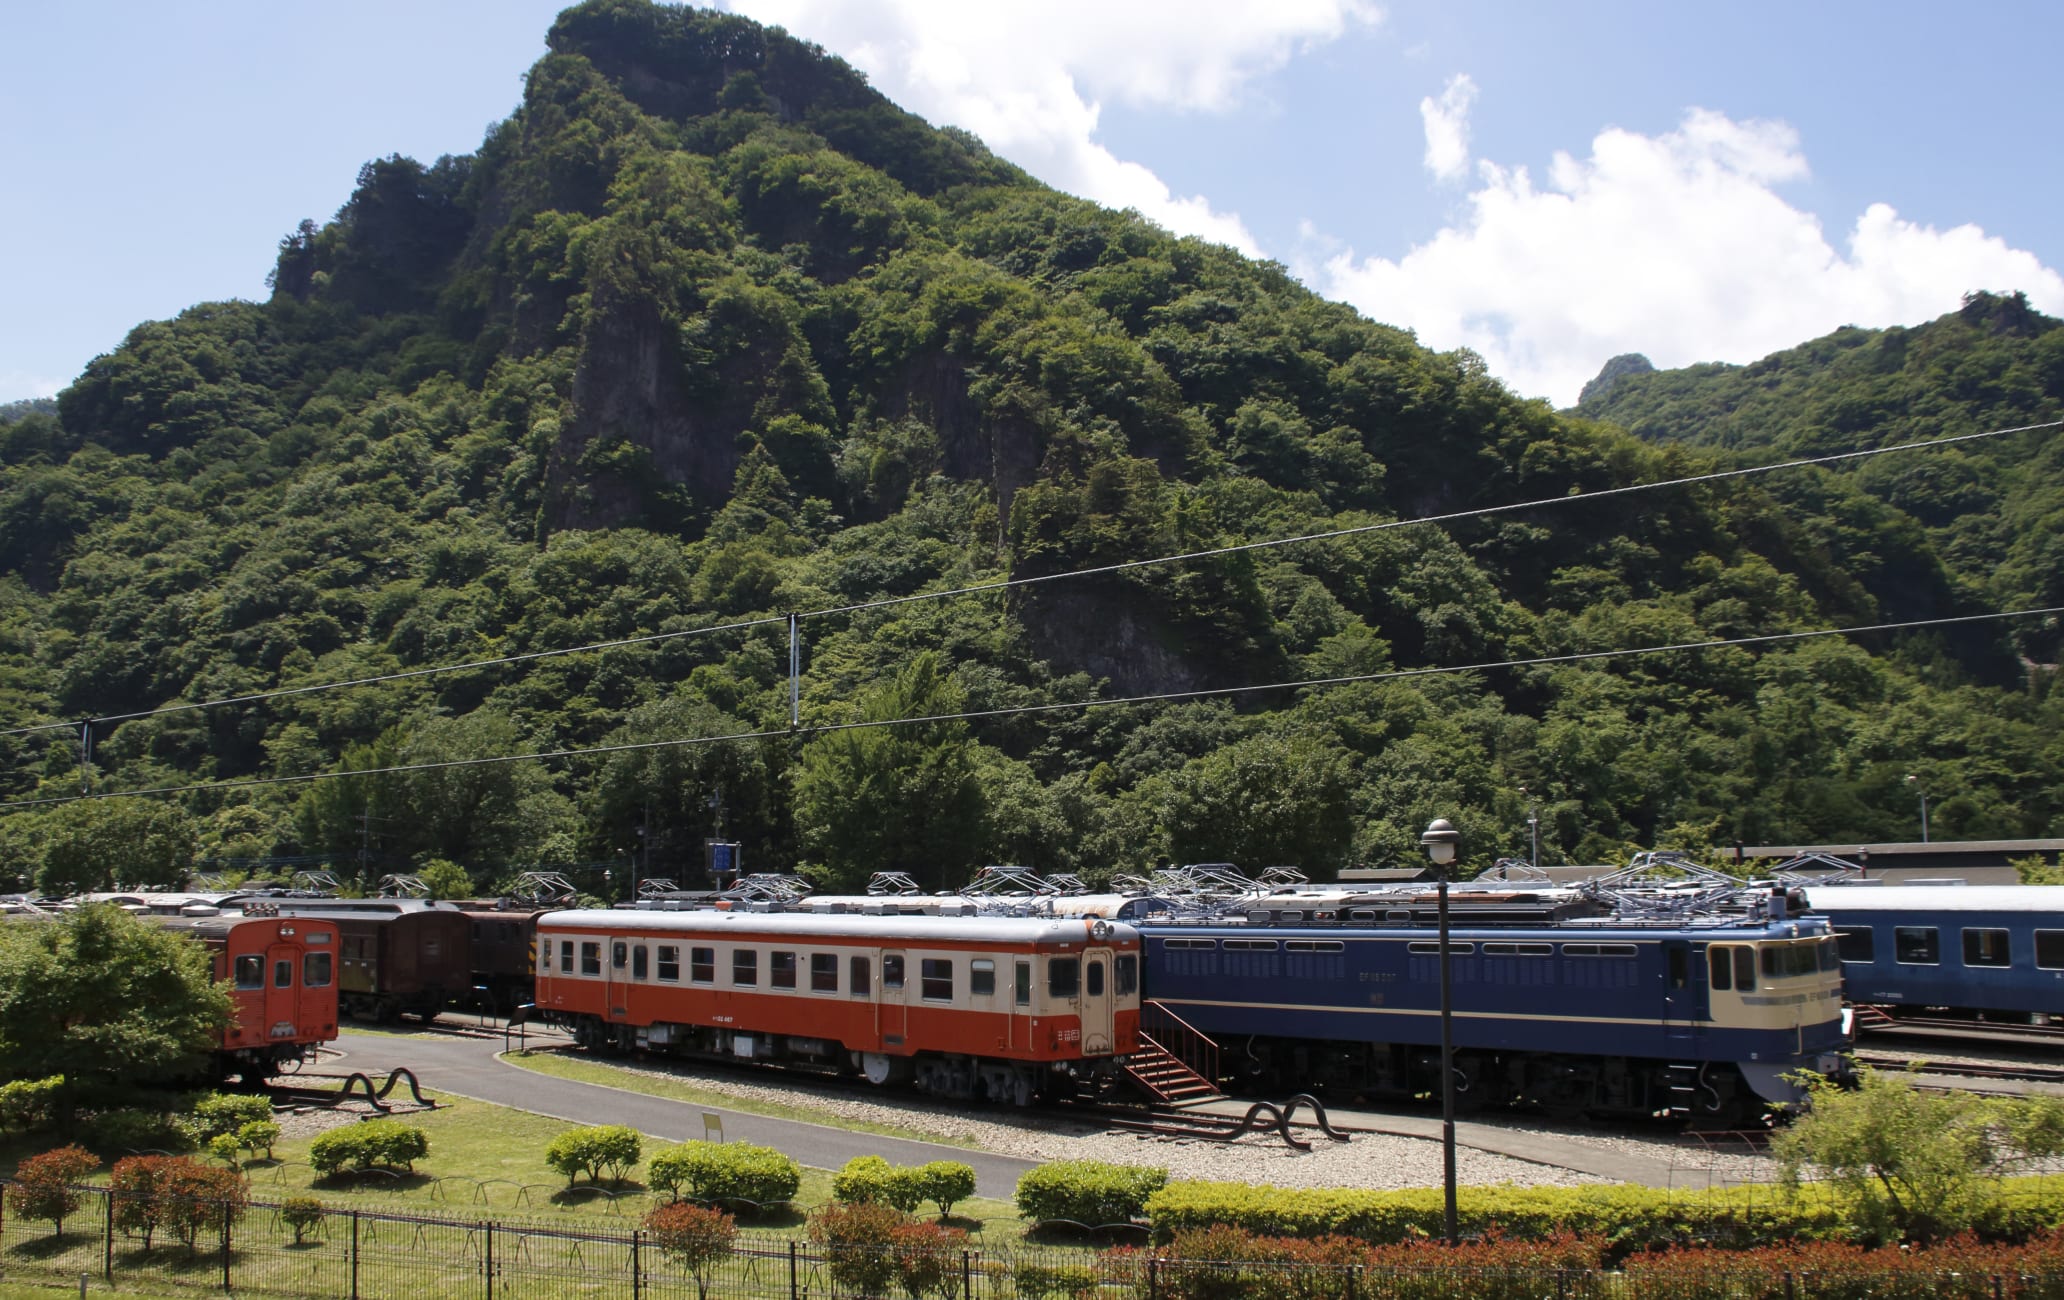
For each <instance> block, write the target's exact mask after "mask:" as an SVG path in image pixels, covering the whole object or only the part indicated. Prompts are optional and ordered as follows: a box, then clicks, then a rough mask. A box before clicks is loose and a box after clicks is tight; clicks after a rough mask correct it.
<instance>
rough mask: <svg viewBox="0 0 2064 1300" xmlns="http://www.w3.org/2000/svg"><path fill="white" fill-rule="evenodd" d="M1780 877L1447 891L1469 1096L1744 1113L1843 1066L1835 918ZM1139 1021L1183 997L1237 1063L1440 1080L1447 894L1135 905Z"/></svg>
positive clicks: (1461, 1069) (1186, 1013)
mask: <svg viewBox="0 0 2064 1300" xmlns="http://www.w3.org/2000/svg"><path fill="white" fill-rule="evenodd" d="M1796 901H1797V900H1796V898H1794V899H1789V900H1788V899H1787V897H1786V896H1785V895H1784V894H1782V893H1760V892H1759V893H1758V894H1756V895H1753V896H1747V897H1746V902H1747V905H1746V906H1736V907H1734V908H1733V909H1731V910H1729V911H1724V912H1702V913H1701V912H1693V913H1690V914H1679V915H1664V914H1660V913H1658V912H1657V911H1656V910H1654V909H1650V910H1648V911H1645V912H1644V911H1643V910H1642V909H1640V908H1634V909H1631V910H1630V909H1627V908H1622V907H1615V906H1612V905H1611V903H1610V900H1602V899H1600V898H1597V897H1586V896H1582V895H1578V894H1574V893H1571V892H1569V891H1560V890H1552V889H1551V890H1542V891H1538V892H1520V893H1514V892H1510V891H1504V892H1490V891H1479V892H1471V891H1468V890H1458V891H1457V892H1456V893H1455V895H1454V896H1453V906H1452V913H1453V922H1452V924H1451V927H1450V962H1451V971H1452V980H1451V983H1452V988H1453V1032H1454V1042H1455V1071H1456V1076H1457V1078H1456V1083H1457V1096H1458V1100H1459V1101H1460V1102H1461V1104H1463V1105H1464V1106H1465V1107H1467V1108H1479V1107H1484V1106H1504V1105H1519V1106H1527V1107H1533V1108H1538V1109H1541V1110H1544V1111H1546V1112H1548V1113H1550V1114H1556V1115H1576V1114H1593V1115H1614V1116H1655V1115H1675V1116H1691V1117H1694V1118H1698V1119H1701V1120H1705V1121H1708V1122H1719V1123H1738V1122H1745V1121H1748V1120H1750V1119H1752V1118H1754V1117H1755V1116H1758V1115H1760V1114H1762V1113H1764V1112H1766V1111H1767V1110H1768V1108H1769V1107H1770V1106H1771V1105H1773V1104H1780V1103H1784V1102H1789V1101H1793V1100H1795V1099H1796V1097H1797V1089H1796V1087H1795V1085H1794V1084H1793V1083H1792V1082H1791V1081H1790V1080H1789V1079H1788V1077H1787V1076H1790V1075H1793V1074H1795V1073H1796V1072H1798V1071H1800V1070H1814V1071H1817V1072H1820V1073H1823V1074H1835V1073H1839V1072H1840V1071H1841V1069H1842V1060H1841V1058H1840V1057H1839V1056H1838V1053H1840V1052H1841V1051H1842V1050H1843V1049H1844V1047H1845V1046H1846V1044H1845V1042H1844V1037H1843V1032H1842V1015H1841V1012H1842V989H1841V974H1840V971H1839V969H1838V966H1839V963H1838V961H1837V959H1836V958H1837V954H1836V949H1835V939H1834V936H1833V933H1832V931H1831V929H1830V927H1829V924H1828V922H1827V921H1826V920H1824V919H1822V918H1819V917H1813V916H1799V915H1794V914H1792V911H1791V908H1790V907H1789V906H1788V903H1796ZM1135 924H1136V925H1138V926H1139V928H1140V930H1141V933H1142V936H1143V938H1144V942H1145V953H1146V989H1145V992H1146V996H1147V998H1148V999H1149V1003H1148V1005H1147V1007H1146V1016H1145V1018H1144V1019H1143V1026H1149V1027H1150V1026H1151V1025H1152V1024H1153V1023H1154V1016H1155V1015H1156V1014H1157V1013H1159V1014H1167V1015H1171V1016H1172V1017H1173V1018H1175V1019H1177V1020H1180V1021H1181V1022H1183V1023H1185V1024H1187V1025H1188V1026H1190V1027H1191V1028H1193V1029H1195V1030H1197V1031H1199V1032H1200V1033H1202V1034H1204V1035H1206V1036H1208V1037H1209V1038H1210V1039H1212V1040H1215V1041H1216V1042H1217V1043H1218V1044H1219V1047H1220V1050H1221V1051H1222V1052H1223V1054H1224V1055H1223V1058H1222V1060H1223V1065H1224V1068H1225V1071H1226V1072H1227V1073H1228V1074H1233V1075H1236V1076H1237V1075H1244V1076H1246V1078H1247V1079H1248V1080H1249V1081H1251V1082H1252V1083H1253V1084H1255V1085H1256V1086H1263V1087H1267V1088H1270V1089H1273V1090H1276V1091H1282V1090H1286V1089H1287V1090H1292V1091H1301V1090H1305V1089H1313V1088H1316V1089H1319V1090H1322V1091H1324V1092H1326V1093H1329V1094H1331V1095H1333V1096H1335V1097H1365V1098H1377V1097H1393V1098H1395V1097H1413V1096H1430V1095H1437V1094H1438V1092H1439V1087H1440V1051H1439V1043H1440V956H1439V953H1440V944H1439V940H1438V930H1437V928H1436V923H1435V896H1434V894H1433V893H1432V891H1430V890H1426V889H1420V890H1418V891H1416V892H1414V893H1412V894H1408V895H1395V894H1392V895H1385V896H1371V897H1365V898H1355V897H1352V896H1349V897H1341V898H1337V899H1329V898H1326V897H1323V896H1314V897H1310V898H1295V897H1286V898H1281V899H1270V900H1266V901H1265V902H1263V903H1261V904H1260V905H1257V906H1256V907H1254V908H1253V909H1251V910H1250V911H1249V912H1248V913H1247V914H1246V916H1244V917H1238V918H1230V919H1226V918H1220V919H1206V920H1202V921H1198V920H1191V919H1169V920H1165V921H1160V922H1157V921H1154V920H1143V921H1137V922H1135Z"/></svg>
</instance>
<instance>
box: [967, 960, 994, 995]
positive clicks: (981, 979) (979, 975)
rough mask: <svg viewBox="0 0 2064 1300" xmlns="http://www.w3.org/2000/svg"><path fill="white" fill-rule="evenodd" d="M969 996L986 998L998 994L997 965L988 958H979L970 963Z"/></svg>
mask: <svg viewBox="0 0 2064 1300" xmlns="http://www.w3.org/2000/svg"><path fill="white" fill-rule="evenodd" d="M968 994H969V996H971V997H978V998H986V997H994V996H995V994H996V963H995V962H993V961H990V960H989V959H987V958H986V957H977V958H975V959H974V960H973V961H970V962H969V963H968Z"/></svg>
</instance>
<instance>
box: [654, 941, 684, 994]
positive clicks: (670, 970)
mask: <svg viewBox="0 0 2064 1300" xmlns="http://www.w3.org/2000/svg"><path fill="white" fill-rule="evenodd" d="M659 977H660V979H662V980H664V981H666V982H667V983H669V984H678V983H680V982H681V950H680V948H679V947H677V946H675V945H674V944H671V943H663V944H661V945H659Z"/></svg>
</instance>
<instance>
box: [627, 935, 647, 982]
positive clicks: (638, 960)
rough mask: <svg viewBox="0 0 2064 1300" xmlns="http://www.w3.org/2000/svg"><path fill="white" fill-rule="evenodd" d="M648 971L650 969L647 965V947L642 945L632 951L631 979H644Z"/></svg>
mask: <svg viewBox="0 0 2064 1300" xmlns="http://www.w3.org/2000/svg"><path fill="white" fill-rule="evenodd" d="M648 969H650V968H649V967H647V966H646V964H645V945H644V944H642V943H641V944H639V945H638V946H637V947H635V948H633V949H631V978H632V979H634V980H641V979H644V978H645V972H646V971H647V970H648Z"/></svg>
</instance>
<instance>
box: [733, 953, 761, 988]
mask: <svg viewBox="0 0 2064 1300" xmlns="http://www.w3.org/2000/svg"><path fill="white" fill-rule="evenodd" d="M731 982H732V983H733V984H757V983H759V982H760V954H759V952H758V951H757V950H755V949H752V948H739V949H737V950H736V951H734V952H733V953H732V954H731Z"/></svg>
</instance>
